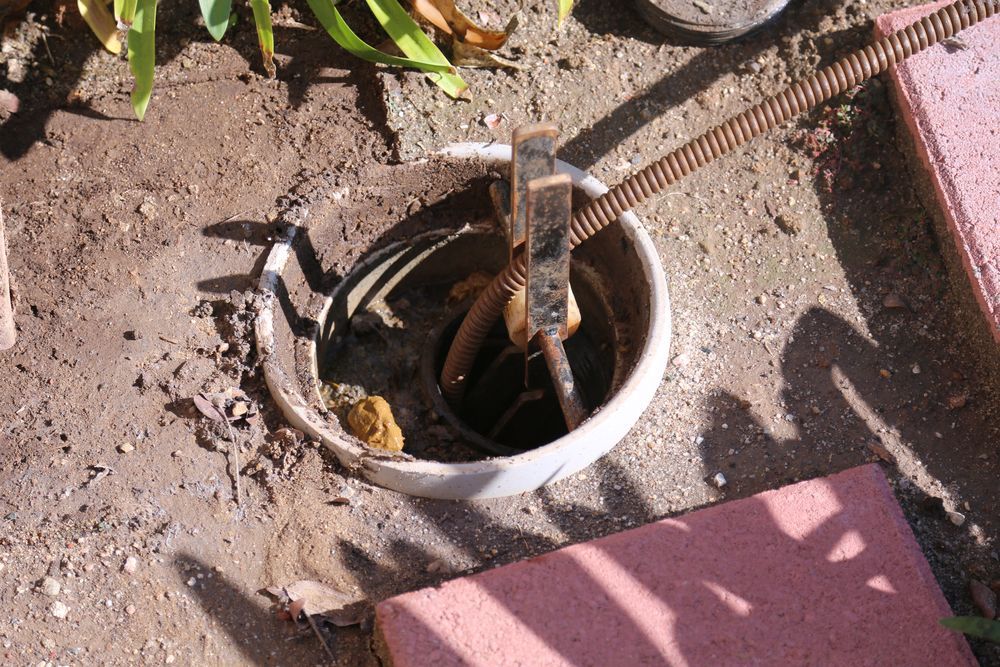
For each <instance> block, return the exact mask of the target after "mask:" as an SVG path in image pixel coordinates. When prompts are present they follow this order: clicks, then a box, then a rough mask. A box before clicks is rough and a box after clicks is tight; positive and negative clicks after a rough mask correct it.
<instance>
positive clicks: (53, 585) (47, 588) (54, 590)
mask: <svg viewBox="0 0 1000 667" xmlns="http://www.w3.org/2000/svg"><path fill="white" fill-rule="evenodd" d="M38 590H40V591H41V592H42V593H43V594H44V595H48V596H49V597H50V598H54V597H55V596H57V595H59V591H61V590H62V584H60V583H59V582H58V581H56V580H55V579H53V578H52V577H45V578H44V579H42V582H41V583H40V584H39V585H38Z"/></svg>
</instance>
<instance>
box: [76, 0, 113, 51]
mask: <svg viewBox="0 0 1000 667" xmlns="http://www.w3.org/2000/svg"><path fill="white" fill-rule="evenodd" d="M76 6H77V8H78V9H79V10H80V16H82V17H83V20H84V21H86V22H87V25H89V26H90V29H91V30H93V31H94V34H95V35H97V38H98V39H99V40H101V44H103V45H104V48H106V49H107V50H108V51H110V52H111V53H116V54H117V53H121V50H122V43H121V41H120V40H119V39H118V28H117V25H116V24H115V17H114V16H112V15H111V12H109V11H108V8H107V7H106V6H105V5H104V3H103V2H101V1H100V0H76Z"/></svg>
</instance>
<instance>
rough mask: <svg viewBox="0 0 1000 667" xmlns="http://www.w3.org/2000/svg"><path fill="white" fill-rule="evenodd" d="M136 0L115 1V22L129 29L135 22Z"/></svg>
mask: <svg viewBox="0 0 1000 667" xmlns="http://www.w3.org/2000/svg"><path fill="white" fill-rule="evenodd" d="M136 1H137V0H115V20H117V21H118V22H119V23H121V24H122V25H124V26H125V28H130V27H131V26H132V21H134V20H135V7H136Z"/></svg>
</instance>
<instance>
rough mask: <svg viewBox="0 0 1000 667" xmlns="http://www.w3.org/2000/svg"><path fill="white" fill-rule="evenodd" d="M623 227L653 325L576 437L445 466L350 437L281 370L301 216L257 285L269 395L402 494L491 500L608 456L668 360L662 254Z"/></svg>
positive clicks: (590, 184)
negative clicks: (283, 322) (287, 282)
mask: <svg viewBox="0 0 1000 667" xmlns="http://www.w3.org/2000/svg"><path fill="white" fill-rule="evenodd" d="M510 151H511V149H510V146H509V145H506V144H474V143H467V144H453V145H451V146H448V147H446V148H444V149H442V150H441V151H439V152H438V153H437V154H436V155H438V156H441V157H447V158H453V159H475V160H482V161H485V162H486V163H490V164H505V163H509V161H510ZM556 168H557V170H558V171H560V172H563V173H567V174H569V175H570V176H571V177H572V178H573V183H574V185H576V186H577V187H579V188H580V189H581V190H582V191H583V192H584V193H585V194H587V195H588V196H590V197H598V196H600V195H602V194H604V193H605V192H607V187H606V186H605V185H604V184H602V183H601V182H600V181H598V180H597V179H596V178H594V177H593V176H589V175H588V174H586V173H584V172H583V171H581V170H579V169H577V168H575V167H573V166H571V165H568V164H566V163H564V162H561V161H558V160H557V162H556ZM619 224H621V225H622V228H623V231H624V233H625V235H626V237H627V238H628V239H629V240H630V241H631V243H632V247H633V248H634V249H635V252H636V254H637V256H638V259H639V262H640V265H641V268H642V271H643V274H644V276H645V278H646V280H647V282H648V283H649V287H650V291H649V300H648V304H647V305H648V312H649V329H648V331H647V334H646V340H645V343H644V345H643V349H642V351H641V352H640V353H639V355H638V362H637V363H636V364H635V367H634V368H633V369H632V370H631V371H630V373H629V375H628V377H627V378H626V380H625V382H624V383H623V384H622V386H621V388H620V389H619V391H618V392H617V393H616V395H615V396H614V397H613V398H612V399H611V400H610V401H608V403H606V404H605V405H604V406H602V408H601V409H600V410H599V411H598V412H597V413H595V414H594V415H593V416H592V417H591V418H590V419H588V420H587V421H586V422H584V423H583V424H582V425H581V426H580V427H579V428H578V429H577V430H575V431H574V432H573V433H572V434H570V435H567V436H564V437H562V438H559V439H558V440H556V441H554V442H551V443H549V444H547V445H544V446H542V447H538V448H536V449H533V450H530V451H528V452H525V453H523V454H518V455H515V456H508V457H501V458H493V459H486V460H482V461H476V462H472V463H439V462H435V461H421V460H412V459H410V460H407V459H405V458H400V457H393V456H389V455H380V454H377V453H375V452H373V451H372V450H370V449H368V448H366V447H364V446H363V445H361V443H360V442H359V441H357V440H356V439H354V438H352V437H350V436H347V434H346V433H345V432H344V430H343V429H342V428H340V427H339V425H336V424H331V423H329V422H328V421H327V418H326V417H324V416H323V415H321V414H320V413H319V412H318V411H317V410H316V409H315V407H313V406H312V405H311V404H310V402H309V401H308V400H307V399H306V398H305V397H304V396H303V394H302V391H301V388H300V387H298V386H296V383H295V382H294V381H293V378H294V373H289V372H288V371H287V370H286V369H285V368H284V367H283V366H282V362H281V356H280V355H279V354H278V350H277V342H276V336H275V322H274V318H275V314H276V313H279V312H280V306H279V299H278V294H279V293H280V283H281V275H282V272H283V270H284V267H285V264H286V263H287V262H288V260H289V258H290V257H291V256H292V254H293V253H292V246H293V243H294V242H295V239H296V232H297V229H298V225H304V221H301V222H296V223H295V224H289V225H288V226H286V228H285V230H284V233H283V234H282V235H281V236H279V237H278V238H277V239H276V240H275V244H274V246H272V248H271V250H270V251H269V253H268V256H267V259H266V262H265V265H264V268H263V270H262V273H261V277H260V280H259V282H258V291H259V292H260V293H261V295H262V300H263V306H262V308H261V310H260V312H259V313H258V314H257V317H256V320H255V323H254V327H255V334H256V342H257V352H258V355H259V357H260V363H261V366H262V367H263V370H264V378H265V382H266V384H267V387H268V391H269V392H270V394H271V396H272V398H273V399H274V401H275V402H276V403H277V404H278V407H279V408H280V409H281V411H282V413H283V414H284V416H285V418H286V419H287V420H288V422H289V423H290V424H291V425H292V426H294V427H295V428H297V429H299V430H300V431H303V432H304V433H306V434H308V435H310V436H311V437H313V438H315V439H317V440H319V441H320V442H322V443H323V444H324V446H326V447H327V448H328V449H330V450H331V451H332V452H333V453H334V454H335V455H336V456H337V458H338V460H339V461H340V463H341V464H342V465H343V466H345V467H346V468H348V469H349V470H358V471H360V473H361V474H362V475H363V476H364V477H365V478H366V479H367V480H369V481H370V482H372V483H374V484H377V485H379V486H382V487H385V488H388V489H392V490H394V491H399V492H401V493H406V494H409V495H414V496H422V497H427V498H443V499H472V498H493V497H500V496H509V495H514V494H517V493H524V492H527V491H532V490H534V489H537V488H540V487H541V486H544V485H546V484H549V483H552V482H555V481H558V480H560V479H563V478H564V477H567V476H569V475H572V474H574V473H576V472H578V471H580V470H582V469H583V468H586V467H587V466H589V465H590V464H591V463H593V462H594V461H596V460H597V459H599V458H600V457H602V456H604V455H605V454H607V453H608V452H609V451H611V450H612V449H613V448H614V447H615V446H616V445H617V444H618V443H619V442H620V441H621V440H622V438H624V437H625V435H626V434H627V433H628V431H629V430H630V429H631V428H632V426H633V425H634V424H635V422H636V421H638V419H639V417H640V416H641V415H642V413H643V412H644V411H645V409H646V407H647V406H648V405H649V402H650V401H651V400H652V398H653V396H654V395H655V393H656V391H657V389H658V388H659V386H660V381H661V380H662V378H663V373H664V371H665V370H666V366H667V361H668V359H669V351H670V333H671V320H670V300H669V295H668V292H667V282H666V275H665V274H664V271H663V267H662V266H661V265H660V262H659V255H658V254H657V252H656V248H655V246H654V245H653V242H652V240H651V239H650V237H649V235H648V234H647V233H646V231H645V230H644V229H643V228H642V225H641V223H640V222H639V219H638V218H637V217H636V216H635V214H633V213H631V212H627V213H625V214H624V215H623V216H622V217H621V218H620V219H619ZM313 345H315V341H313Z"/></svg>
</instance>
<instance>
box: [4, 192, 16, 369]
mask: <svg viewBox="0 0 1000 667" xmlns="http://www.w3.org/2000/svg"><path fill="white" fill-rule="evenodd" d="M16 339H17V332H16V330H15V329H14V306H13V305H12V304H11V300H10V270H9V268H8V266H7V241H6V240H5V239H4V231H3V200H0V350H7V349H9V348H11V347H14V341H15V340H16Z"/></svg>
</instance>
